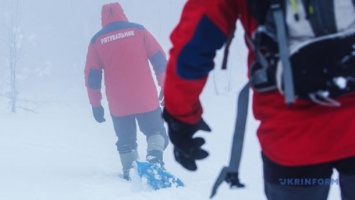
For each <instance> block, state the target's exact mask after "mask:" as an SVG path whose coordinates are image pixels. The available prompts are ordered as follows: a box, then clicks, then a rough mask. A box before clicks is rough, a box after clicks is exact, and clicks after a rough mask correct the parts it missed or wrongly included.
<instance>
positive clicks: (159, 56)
mask: <svg viewBox="0 0 355 200" xmlns="http://www.w3.org/2000/svg"><path fill="white" fill-rule="evenodd" d="M149 61H150V63H151V64H152V65H153V69H154V71H155V72H156V73H162V72H165V69H166V59H165V57H164V54H163V53H162V52H161V51H158V52H156V53H155V54H154V55H153V56H152V57H150V58H149Z"/></svg>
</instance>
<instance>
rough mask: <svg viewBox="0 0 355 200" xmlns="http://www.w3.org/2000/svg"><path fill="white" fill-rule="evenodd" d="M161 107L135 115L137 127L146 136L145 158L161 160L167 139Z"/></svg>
mask: <svg viewBox="0 0 355 200" xmlns="http://www.w3.org/2000/svg"><path fill="white" fill-rule="evenodd" d="M161 112H162V111H161V109H160V107H158V108H157V109H155V110H153V111H151V112H146V113H141V114H138V115H136V117H137V121H138V125H139V129H140V130H141V132H142V133H143V134H144V135H145V136H146V137H147V143H148V145H147V160H148V161H153V162H154V161H156V160H154V159H158V162H163V151H164V150H165V148H166V147H167V145H168V142H169V139H168V135H167V133H166V129H165V127H164V121H163V119H162V117H161Z"/></svg>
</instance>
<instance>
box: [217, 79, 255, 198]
mask: <svg viewBox="0 0 355 200" xmlns="http://www.w3.org/2000/svg"><path fill="white" fill-rule="evenodd" d="M249 86H250V82H248V83H247V84H245V86H244V87H243V89H242V90H241V91H240V93H239V96H238V102H237V119H236V123H235V129H234V136H233V145H232V151H231V157H230V161H229V166H228V167H223V168H222V171H221V172H220V174H219V176H218V178H217V180H216V182H215V184H214V185H213V188H212V194H211V196H210V198H213V196H214V195H215V194H216V193H217V189H218V187H219V186H220V185H221V183H222V182H223V181H226V182H227V183H228V184H229V185H230V187H231V188H232V187H237V188H243V187H245V185H244V184H242V183H240V181H239V177H238V175H239V172H238V170H239V165H240V160H241V156H242V149H243V142H244V135H245V125H246V120H247V115H248V103H249Z"/></svg>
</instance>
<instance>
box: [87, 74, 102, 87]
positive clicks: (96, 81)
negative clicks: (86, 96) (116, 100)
mask: <svg viewBox="0 0 355 200" xmlns="http://www.w3.org/2000/svg"><path fill="white" fill-rule="evenodd" d="M101 81H102V70H96V69H90V71H89V75H88V86H89V88H91V89H100V88H101Z"/></svg>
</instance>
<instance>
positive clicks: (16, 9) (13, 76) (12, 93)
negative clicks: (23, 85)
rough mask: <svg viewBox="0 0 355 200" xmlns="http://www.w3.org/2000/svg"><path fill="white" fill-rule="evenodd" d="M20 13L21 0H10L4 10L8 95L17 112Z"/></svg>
mask: <svg viewBox="0 0 355 200" xmlns="http://www.w3.org/2000/svg"><path fill="white" fill-rule="evenodd" d="M20 14H21V13H20V0H11V1H10V2H8V8H7V9H6V12H4V22H5V27H4V28H5V29H6V33H7V38H6V40H7V45H8V50H7V51H8V53H7V64H8V67H9V74H10V81H9V84H10V87H9V92H8V95H7V96H8V98H9V100H10V106H11V112H16V108H17V102H18V89H17V75H18V68H19V60H20V58H21V47H22V44H21V41H22V35H21V27H20V22H21V17H20Z"/></svg>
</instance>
